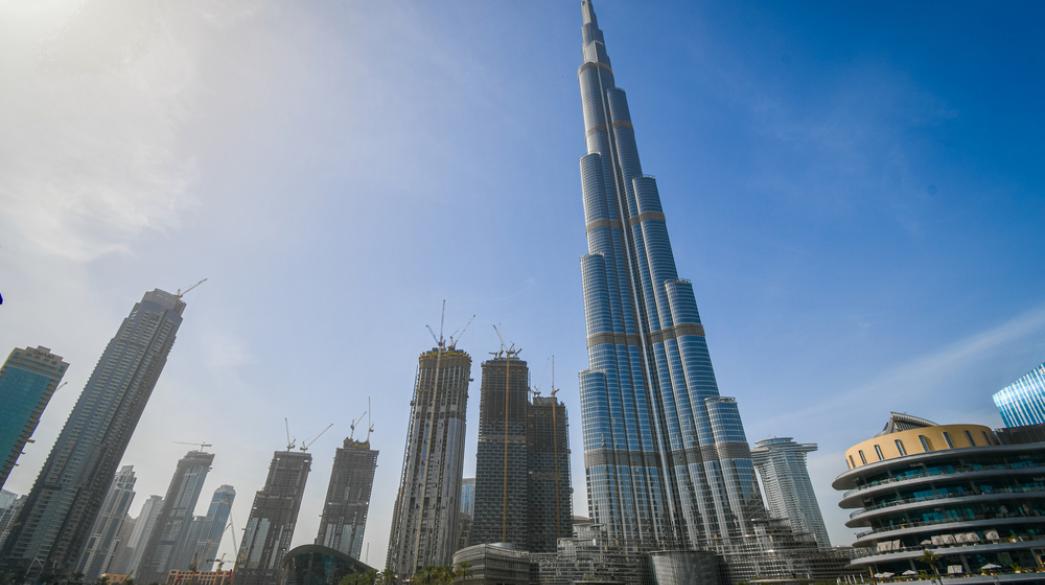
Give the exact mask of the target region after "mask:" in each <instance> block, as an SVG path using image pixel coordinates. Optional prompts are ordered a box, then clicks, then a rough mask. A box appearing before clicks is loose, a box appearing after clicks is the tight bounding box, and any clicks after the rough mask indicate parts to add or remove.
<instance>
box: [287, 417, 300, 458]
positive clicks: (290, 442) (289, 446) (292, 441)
mask: <svg viewBox="0 0 1045 585" xmlns="http://www.w3.org/2000/svg"><path fill="white" fill-rule="evenodd" d="M283 428H284V430H286V432H287V451H293V450H294V445H297V443H298V440H297V439H292V438H290V422H288V421H287V417H283Z"/></svg>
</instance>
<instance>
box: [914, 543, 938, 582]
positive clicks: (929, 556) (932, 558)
mask: <svg viewBox="0 0 1045 585" xmlns="http://www.w3.org/2000/svg"><path fill="white" fill-rule="evenodd" d="M918 560H919V561H920V562H922V563H923V564H926V565H929V568H930V569H931V570H932V572H933V583H942V581H940V571H939V569H937V568H936V563H937V561H939V560H940V557H939V555H937V554H936V553H934V552H933V551H931V550H929V549H925V550H923V551H922V556H920V557H918Z"/></svg>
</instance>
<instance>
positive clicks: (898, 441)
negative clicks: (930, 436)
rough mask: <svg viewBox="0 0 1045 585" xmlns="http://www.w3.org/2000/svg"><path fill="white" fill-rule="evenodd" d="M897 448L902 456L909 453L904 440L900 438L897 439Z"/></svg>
mask: <svg viewBox="0 0 1045 585" xmlns="http://www.w3.org/2000/svg"><path fill="white" fill-rule="evenodd" d="M896 450H897V451H899V452H900V457H904V456H906V455H907V449H905V448H904V446H903V441H901V440H900V439H896Z"/></svg>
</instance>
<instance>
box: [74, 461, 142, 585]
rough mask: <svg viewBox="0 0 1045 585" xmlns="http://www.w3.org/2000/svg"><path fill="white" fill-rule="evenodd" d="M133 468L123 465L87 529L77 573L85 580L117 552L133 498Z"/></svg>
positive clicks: (105, 566)
mask: <svg viewBox="0 0 1045 585" xmlns="http://www.w3.org/2000/svg"><path fill="white" fill-rule="evenodd" d="M135 481H137V478H136V477H135V476H134V467H133V466H131V465H124V466H123V467H121V468H120V471H119V472H117V473H116V477H114V478H113V480H112V486H111V487H110V488H109V493H107V494H106V495H105V501H104V502H103V503H102V509H101V511H100V512H99V513H98V517H97V518H96V519H95V521H94V526H93V527H92V528H91V536H90V538H88V539H87V548H85V549H84V551H83V554H82V555H80V562H79V567H78V569H77V572H79V573H83V577H84V579H85V580H86V581H87V582H92V581H94V580H95V579H97V578H98V576H99V575H101V574H102V573H104V572H107V571H109V565H110V564H111V563H112V561H113V559H114V558H115V557H116V555H117V553H119V552H120V547H122V546H123V543H121V542H120V539H119V535H120V530H121V528H123V522H124V520H126V519H127V510H130V509H131V502H133V501H134V482H135Z"/></svg>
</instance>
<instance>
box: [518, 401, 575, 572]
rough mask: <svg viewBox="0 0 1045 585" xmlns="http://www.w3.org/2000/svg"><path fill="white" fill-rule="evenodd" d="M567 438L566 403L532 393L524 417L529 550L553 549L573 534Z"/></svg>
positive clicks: (542, 550) (527, 547) (568, 435)
mask: <svg viewBox="0 0 1045 585" xmlns="http://www.w3.org/2000/svg"><path fill="white" fill-rule="evenodd" d="M569 437H570V432H569V423H568V421H567V417H566V405H565V404H563V403H562V402H559V400H558V399H557V398H556V397H555V395H554V393H553V395H552V396H536V395H535V396H534V397H533V402H532V403H531V404H530V409H529V412H528V413H527V417H526V461H527V465H526V468H527V482H526V489H527V492H528V494H527V502H528V504H527V511H528V518H527V525H528V529H527V533H528V541H527V546H526V550H528V551H530V552H554V551H555V550H556V543H557V541H558V539H560V538H566V537H569V536H572V535H573V489H571V487H570V439H569Z"/></svg>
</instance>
